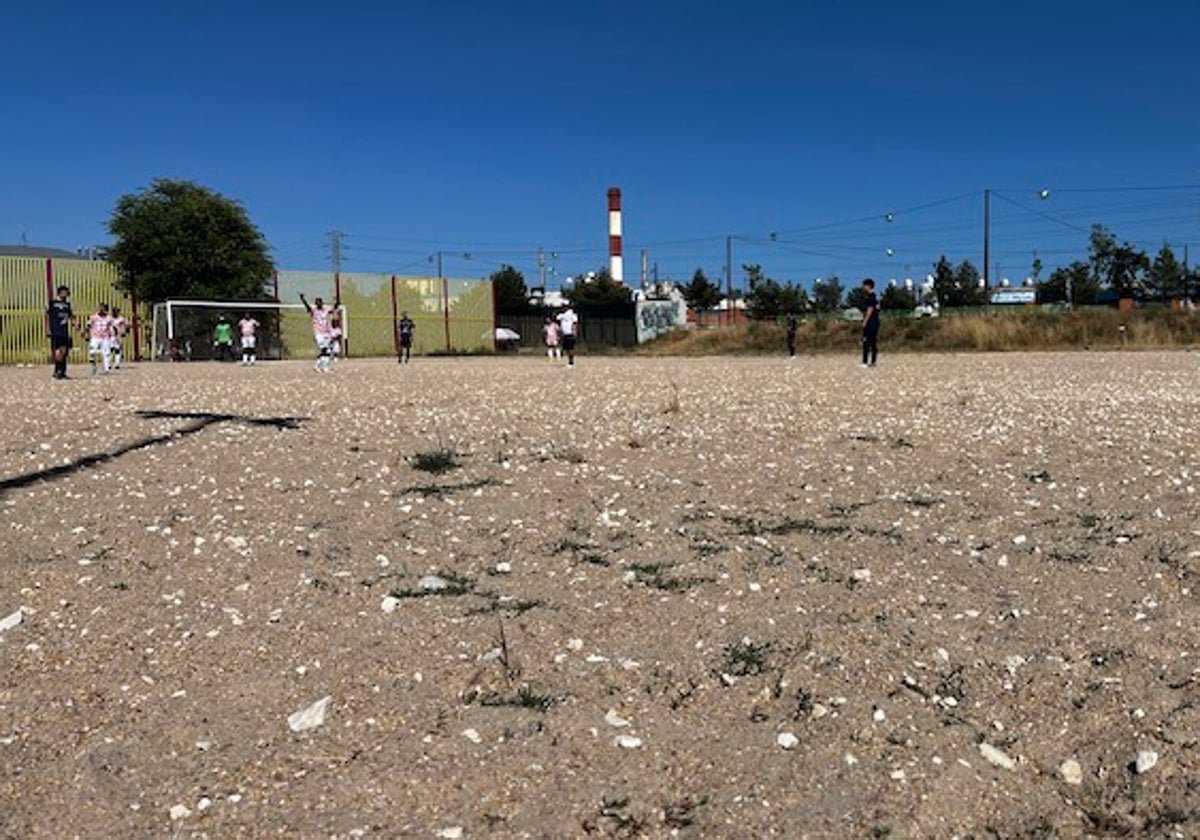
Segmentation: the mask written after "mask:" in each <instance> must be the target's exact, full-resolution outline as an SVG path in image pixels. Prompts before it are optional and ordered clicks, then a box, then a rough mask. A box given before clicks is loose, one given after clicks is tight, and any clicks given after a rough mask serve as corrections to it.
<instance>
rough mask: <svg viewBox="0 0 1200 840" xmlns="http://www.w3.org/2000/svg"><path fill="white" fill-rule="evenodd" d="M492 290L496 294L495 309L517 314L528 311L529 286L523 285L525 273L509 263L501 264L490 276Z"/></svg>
mask: <svg viewBox="0 0 1200 840" xmlns="http://www.w3.org/2000/svg"><path fill="white" fill-rule="evenodd" d="M490 279H491V281H492V291H493V292H494V294H495V295H496V311H497V312H500V313H503V314H505V315H519V314H521V313H522V312H528V311H529V310H530V309H531V307H530V305H529V288H528V287H527V286H526V285H525V275H524V274H522V273H521V272H519V271H517V269H515V268H513V267H512V266H511V265H503V266H501V267H500V270H499V271H496V272H493V273H492V276H491V278H490Z"/></svg>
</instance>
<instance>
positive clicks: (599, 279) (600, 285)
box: [564, 268, 632, 306]
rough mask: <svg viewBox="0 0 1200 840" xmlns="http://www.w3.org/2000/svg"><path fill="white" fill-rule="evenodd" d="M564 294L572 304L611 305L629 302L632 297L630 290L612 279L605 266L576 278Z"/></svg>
mask: <svg viewBox="0 0 1200 840" xmlns="http://www.w3.org/2000/svg"><path fill="white" fill-rule="evenodd" d="M564 294H565V296H566V298H567V300H569V301H570V302H571V305H572V306H612V305H615V304H624V303H629V302H630V301H631V299H632V290H631V289H630V288H629V287H628V286H626V285H625V284H624V283H618V282H617V281H616V280H614V279H613V276H612V273H611V272H610V271H609V270H608V269H607V268H602V269H600V270H599V271H597V272H596V273H595V274H592V275H589V276H586V277H578V278H576V279H575V282H574V283H573V284H571V287H570V288H569V289H566V290H564Z"/></svg>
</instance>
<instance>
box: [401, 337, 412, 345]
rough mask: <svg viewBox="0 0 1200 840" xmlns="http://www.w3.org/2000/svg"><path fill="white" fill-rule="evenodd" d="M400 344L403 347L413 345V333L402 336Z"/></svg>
mask: <svg viewBox="0 0 1200 840" xmlns="http://www.w3.org/2000/svg"><path fill="white" fill-rule="evenodd" d="M400 346H401V347H412V336H411V335H402V336H400Z"/></svg>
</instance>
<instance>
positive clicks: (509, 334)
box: [496, 327, 521, 341]
mask: <svg viewBox="0 0 1200 840" xmlns="http://www.w3.org/2000/svg"><path fill="white" fill-rule="evenodd" d="M520 340H521V334H520V333H519V332H516V331H514V330H510V329H509V328H508V327H496V341H520Z"/></svg>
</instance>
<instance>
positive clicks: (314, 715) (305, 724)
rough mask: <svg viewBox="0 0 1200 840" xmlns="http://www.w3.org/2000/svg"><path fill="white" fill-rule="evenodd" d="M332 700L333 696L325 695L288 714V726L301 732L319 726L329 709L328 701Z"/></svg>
mask: <svg viewBox="0 0 1200 840" xmlns="http://www.w3.org/2000/svg"><path fill="white" fill-rule="evenodd" d="M332 700H333V698H332V697H330V696H328V695H327V696H325V697H322V698H321V699H320V700H318V701H317V702H315V703H313V704H312V705H311V706H309V707H308V708H307V709H301V710H300V711H298V712H296V713H295V714H293V715H291V716H289V717H288V728H289V729H291V730H292V731H293V732H303V731H304V730H306V729H314V728H316V727H318V726H320V725H321V724H323V723H324V722H325V712H326V711H327V710H328V709H329V703H330V702H331V701H332Z"/></svg>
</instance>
